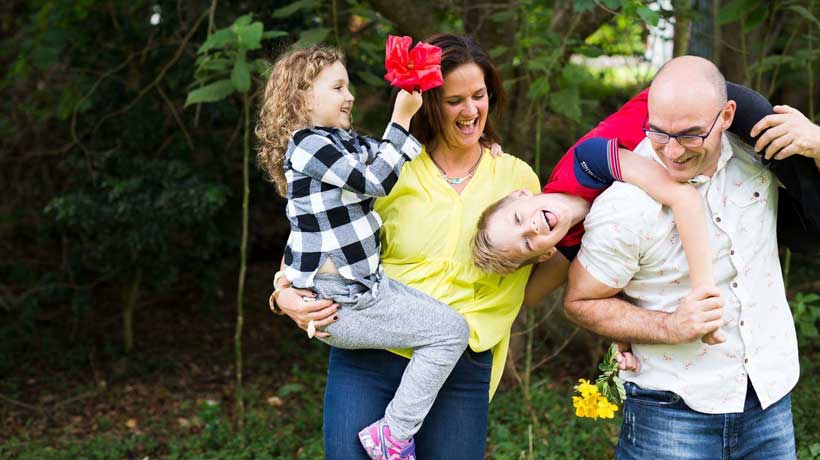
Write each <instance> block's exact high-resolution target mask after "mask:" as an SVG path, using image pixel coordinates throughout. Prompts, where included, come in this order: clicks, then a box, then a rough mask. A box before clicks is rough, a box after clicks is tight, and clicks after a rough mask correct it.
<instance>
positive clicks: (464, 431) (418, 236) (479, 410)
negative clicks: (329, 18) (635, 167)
mask: <svg viewBox="0 0 820 460" xmlns="http://www.w3.org/2000/svg"><path fill="white" fill-rule="evenodd" d="M426 42H427V43H430V44H432V45H435V46H438V47H440V48H441V49H442V62H441V71H442V74H443V76H444V85H443V86H441V87H439V88H436V89H433V90H430V91H427V92H425V93H424V96H423V97H424V104H423V107H422V109H421V111H420V112H419V113H417V114H416V116H415V117H414V119H413V122H412V124H411V128H410V131H411V133H412V134H413V135H414V136H415V137H416V138H417V139H418V140H419V141H421V142H422V143H423V144H424V145H425V149H424V150H423V151H422V153H421V154H420V155H419V157H418V158H417V159H416V160H414V161H412V162H410V163H408V164H407V165H405V167H404V168H403V170H402V172H401V175H400V176H399V180H398V183H397V184H396V186H395V187H394V189H393V191H392V193H391V194H390V195H389V196H387V197H385V198H381V199H379V200H378V201H377V202H376V211H377V212H378V213H379V214H380V216H381V218H382V220H383V221H384V225H383V233H382V264H383V266H384V269H385V271H386V272H387V274H388V275H389V276H390V277H392V278H394V279H396V280H398V281H400V282H402V283H404V284H407V285H409V286H411V287H414V288H416V289H419V290H420V291H422V292H425V293H426V294H429V295H431V296H432V297H434V298H436V299H437V300H440V301H441V302H444V303H446V304H448V305H450V307H451V308H453V309H455V310H456V311H458V312H459V313H461V314H462V315H463V316H464V318H465V320H466V321H467V323H468V324H469V325H470V340H469V347H468V349H467V351H466V352H465V353H464V355H463V356H462V357H461V359H460V360H459V362H458V364H457V365H456V367H455V369H454V370H453V372H452V373H451V375H450V378H449V379H448V380H447V382H446V383H445V384H444V386H443V387H442V389H441V391H440V392H439V395H438V397H437V399H436V402H435V404H434V405H433V408H432V410H431V411H430V413H429V415H428V416H427V418H426V420H425V422H424V424H423V425H422V428H421V430H420V431H419V432H418V433H417V434H416V436H415V441H416V453H417V455H418V457H419V458H422V459H424V458H436V459H458V460H472V459H475V460H480V459H482V458H484V448H485V443H486V437H487V411H488V402H489V397H490V396H491V395H492V393H493V392H494V391H495V389H496V387H497V386H498V382H499V381H500V378H501V371H502V369H503V367H504V361H505V359H506V354H507V347H508V344H509V339H510V328H511V325H512V322H513V320H514V319H515V316H516V314H517V312H518V309H519V307H520V306H521V303H522V301H523V296H524V286H525V285H526V282H527V279H528V277H529V273H530V269H529V268H524V269H521V270H519V271H517V272H516V273H514V274H513V275H509V276H505V277H500V276H498V275H493V274H487V273H484V272H482V271H481V270H479V269H478V268H476V267H475V265H473V263H472V261H471V258H470V247H469V242H470V239H471V236H472V234H473V232H474V229H475V223H476V221H477V219H478V216H479V215H480V213H481V211H482V210H483V209H484V208H485V207H487V206H488V205H489V204H490V203H493V202H494V201H496V200H498V199H499V198H501V197H503V196H505V195H507V194H508V193H510V192H511V191H512V190H516V189H522V188H523V189H528V190H531V191H533V192H537V191H538V188H539V185H538V178H537V177H536V176H535V174H534V173H533V171H532V169H531V168H530V167H529V166H528V165H526V164H525V163H524V162H522V161H520V160H518V159H516V158H514V157H512V156H509V155H502V156H500V157H498V158H494V157H492V156H491V155H490V154H489V147H490V145H491V144H492V143H494V142H495V143H500V139H499V138H498V136H497V134H496V132H495V130H494V129H493V126H492V122H491V121H490V120H489V118H488V116H489V114H490V113H492V111H493V110H494V109H495V108H496V107H497V106H499V105H501V104H502V101H503V89H502V85H501V80H500V78H499V76H498V73H497V71H496V69H495V67H494V66H493V64H492V62H491V61H490V59H489V57H488V55H487V53H486V52H485V51H484V50H482V49H481V48H480V46H479V45H478V44H477V43H476V42H475V41H474V40H473V39H471V38H468V37H461V36H456V35H450V34H440V35H434V36H432V37H430V38H429V39H428V40H426ZM283 284H284V283H283ZM303 296H310V297H312V296H313V293H311V292H310V291H300V290H297V289H293V288H289V289H284V290H282V292H281V294H279V297H278V304H279V306H280V307H281V308H282V310H283V311H284V312H285V313H286V314H287V315H288V316H290V317H291V318H292V319H293V320H294V321H295V322H296V323H297V324H298V325H299V326H300V327H301V328H303V329H306V328H307V325H308V323H309V321H310V320H314V324H315V325H316V327H317V328H318V329H321V328H322V327H323V326H326V325H327V324H330V323H331V322H332V321H333V320H334V319H333V316H334V313H335V311H336V308H337V307H336V306H335V305H333V304H331V302H330V301H328V300H319V301H304V300H303ZM318 334H319V333H317V335H318ZM396 353H401V352H399V351H397V352H396ZM396 353H391V352H388V351H380V350H341V349H336V348H333V349H331V352H330V363H329V369H328V382H327V388H326V390H325V405H324V437H325V452H326V454H325V455H326V458H328V459H345V460H349V459H366V458H367V457H366V455H365V453H364V451H363V450H362V448H361V446H360V445H359V442H358V440H357V437H356V433H357V432H358V431H359V430H360V429H361V428H362V427H363V426H366V425H367V424H369V423H370V421H372V420H374V419H376V418H378V417H379V416H380V414H382V413H384V410H385V406H386V405H387V403H388V402H389V401H390V399H391V398H392V397H393V394H394V393H395V391H396V386H397V385H398V383H399V381H400V379H401V375H402V373H403V371H404V368H405V366H406V364H407V362H408V360H407V358H406V356H407V355H406V354H404V356H400V355H399V354H396Z"/></svg>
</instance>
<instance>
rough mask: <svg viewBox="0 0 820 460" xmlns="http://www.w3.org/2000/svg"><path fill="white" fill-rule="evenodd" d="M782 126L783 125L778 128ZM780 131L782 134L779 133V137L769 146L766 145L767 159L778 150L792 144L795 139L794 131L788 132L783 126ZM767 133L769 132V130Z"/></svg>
mask: <svg viewBox="0 0 820 460" xmlns="http://www.w3.org/2000/svg"><path fill="white" fill-rule="evenodd" d="M781 127H782V125H781V126H779V127H778V128H781ZM769 131H772V130H769ZM779 131H781V132H782V134H779V135H778V137H777V138H775V139H773V140H772V142H770V143H769V146H768V147H766V153H765V156H766V158H767V159H771V158H772V157H773V156H774V155H775V154H776V153H777V152H778V151H780V149H782V148H783V147H785V146H787V145H789V144H791V143H792V142H793V141H794V133H789V132H786V130H785V127H783V129H780V130H779ZM766 134H769V133H768V132H767V133H766Z"/></svg>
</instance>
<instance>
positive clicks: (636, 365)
mask: <svg viewBox="0 0 820 460" xmlns="http://www.w3.org/2000/svg"><path fill="white" fill-rule="evenodd" d="M615 360H616V361H618V369H620V370H622V371H630V372H638V371H640V370H641V362H640V361H639V360H638V358H637V357H636V356H635V355H633V354H632V353H631V352H626V353H618V354H617V355H615Z"/></svg>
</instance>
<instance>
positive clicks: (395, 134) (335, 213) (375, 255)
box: [285, 123, 421, 287]
mask: <svg viewBox="0 0 820 460" xmlns="http://www.w3.org/2000/svg"><path fill="white" fill-rule="evenodd" d="M420 152H421V144H419V142H418V141H417V140H416V139H415V138H414V137H413V136H411V135H410V134H409V133H408V132H407V131H406V130H404V129H403V128H402V127H401V126H399V125H397V124H395V123H391V124H390V125H389V126H388V127H387V130H385V132H384V138H383V139H382V140H381V141H377V140H375V139H371V138H368V137H365V136H361V135H358V134H356V133H354V132H350V131H344V130H341V129H338V128H321V127H316V128H310V129H302V130H299V131H296V132H295V133H294V134H293V138H292V139H291V141H290V142H289V143H288V150H287V152H286V153H285V178H286V179H287V181H288V195H287V198H288V204H287V216H288V220H289V221H290V236H289V237H288V243H287V246H286V247H285V275H286V276H287V278H288V280H290V282H292V283H293V285H294V286H296V287H310V286H313V277H314V275H315V274H316V271H317V270H318V269H319V267H321V266H322V264H323V263H324V262H325V260H326V257H328V256H330V258H331V260H333V263H334V264H335V265H336V269H337V270H338V271H339V274H340V275H341V276H343V277H344V278H347V279H350V280H356V281H359V282H361V283H362V284H364V285H366V286H368V287H373V284H374V283H375V282H377V281H378V280H379V279H380V277H381V273H380V269H379V249H380V243H379V231H380V229H381V225H382V221H381V218H380V217H379V215H378V214H376V212H375V211H373V200H374V199H375V197H379V196H386V195H387V194H388V193H390V190H392V189H393V186H394V185H395V184H396V181H397V180H398V178H399V172H400V171H401V168H402V166H403V165H404V162H405V161H408V160H412V159H414V158H416V157H417V156H418V154H419V153H420Z"/></svg>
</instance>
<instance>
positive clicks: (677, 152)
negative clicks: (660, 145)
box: [663, 139, 686, 160]
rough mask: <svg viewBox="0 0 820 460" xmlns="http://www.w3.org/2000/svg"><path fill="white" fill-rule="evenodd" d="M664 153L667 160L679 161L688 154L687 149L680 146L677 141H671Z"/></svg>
mask: <svg viewBox="0 0 820 460" xmlns="http://www.w3.org/2000/svg"><path fill="white" fill-rule="evenodd" d="M663 153H664V155H665V156H666V157H667V158H669V159H672V160H677V159H678V158H680V157H681V156H683V154H684V153H686V148H685V147H683V146H682V145H680V143H679V142H678V140H677V139H669V142H668V143H667V144H666V146H665V147H664V152H663Z"/></svg>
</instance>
